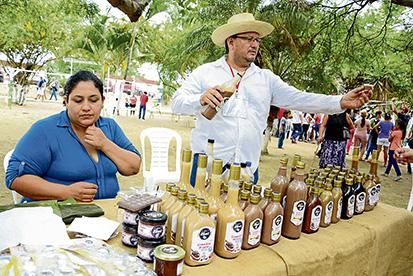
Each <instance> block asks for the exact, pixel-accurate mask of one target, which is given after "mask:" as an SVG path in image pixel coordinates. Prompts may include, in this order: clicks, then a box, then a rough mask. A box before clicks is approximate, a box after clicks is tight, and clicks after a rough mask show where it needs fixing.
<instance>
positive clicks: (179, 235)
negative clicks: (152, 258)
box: [175, 194, 196, 247]
mask: <svg viewBox="0 0 413 276" xmlns="http://www.w3.org/2000/svg"><path fill="white" fill-rule="evenodd" d="M186 203H187V204H186V205H185V206H184V207H183V208H182V209H181V211H179V214H178V221H177V227H176V239H175V244H176V245H178V246H180V247H183V246H184V231H185V222H186V218H187V217H188V216H189V214H190V213H192V212H193V211H195V210H196V208H195V205H196V195H195V194H188V196H187V200H186Z"/></svg>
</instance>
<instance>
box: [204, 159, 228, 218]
mask: <svg viewBox="0 0 413 276" xmlns="http://www.w3.org/2000/svg"><path fill="white" fill-rule="evenodd" d="M222 165H223V164H222V160H219V159H215V160H214V161H213V162H212V174H211V177H210V183H211V189H210V190H209V197H208V198H207V199H206V201H207V202H208V204H209V215H210V216H211V218H212V219H213V220H214V221H215V222H216V219H217V213H218V210H219V209H220V208H222V206H224V202H223V201H222V199H221V196H220V194H221V185H222V183H223V181H222V178H221V175H222Z"/></svg>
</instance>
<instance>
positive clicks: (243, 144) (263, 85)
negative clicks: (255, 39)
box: [172, 56, 343, 171]
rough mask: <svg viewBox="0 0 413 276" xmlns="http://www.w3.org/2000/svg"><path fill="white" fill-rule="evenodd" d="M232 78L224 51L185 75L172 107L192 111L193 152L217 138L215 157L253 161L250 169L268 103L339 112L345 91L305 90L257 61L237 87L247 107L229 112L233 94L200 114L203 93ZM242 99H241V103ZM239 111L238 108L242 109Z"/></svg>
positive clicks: (256, 154) (255, 165) (256, 157)
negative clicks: (235, 113) (331, 93)
mask: <svg viewBox="0 0 413 276" xmlns="http://www.w3.org/2000/svg"><path fill="white" fill-rule="evenodd" d="M232 78H233V75H232V73H231V70H230V67H229V65H228V64H227V62H226V58H225V56H223V57H222V58H220V59H218V60H216V61H214V62H211V63H207V64H204V65H201V66H199V67H198V68H196V69H195V70H194V71H193V72H192V73H191V74H190V75H189V77H188V78H187V79H186V80H185V81H184V83H183V84H182V86H181V87H180V88H179V89H178V90H177V91H176V92H175V94H174V96H173V98H172V112H174V113H181V114H188V115H192V114H194V115H195V116H196V117H197V120H196V126H195V128H194V129H193V130H192V137H191V147H192V151H193V152H194V153H201V152H205V150H206V145H207V140H208V139H214V140H215V145H214V158H216V159H222V160H223V162H224V164H226V163H229V162H246V161H251V163H252V166H251V168H252V170H253V171H255V170H256V169H257V168H258V163H259V157H260V149H261V135H262V133H263V131H264V129H265V128H266V126H267V117H268V112H269V109H270V105H275V106H278V107H283V108H285V109H295V110H300V111H303V112H312V113H316V112H322V113H327V114H334V113H341V112H342V111H343V110H342V108H341V106H340V100H341V97H342V96H327V95H323V94H314V93H306V92H302V91H300V90H298V89H297V88H295V87H293V86H290V85H289V84H287V83H285V82H284V81H282V80H281V79H280V77H278V76H277V75H275V74H274V73H273V72H271V71H270V70H267V69H261V68H259V67H258V66H256V65H255V64H251V66H250V67H249V68H248V69H247V71H246V72H245V74H244V76H243V77H242V79H241V82H240V83H239V87H238V92H237V93H238V96H239V98H241V99H243V100H242V103H244V107H245V111H244V112H243V115H242V116H234V117H232V116H226V115H224V113H225V106H226V105H229V104H230V102H231V101H232V102H236V101H235V95H233V96H232V97H231V98H230V100H229V101H228V102H226V103H225V104H224V107H223V108H222V109H221V110H220V111H219V112H218V113H217V114H216V115H215V117H214V118H213V119H212V120H208V119H206V118H204V117H203V116H202V114H201V111H202V109H203V107H202V106H201V104H200V101H199V100H200V97H201V95H202V94H203V93H204V92H205V91H206V90H207V89H209V88H211V87H214V86H217V85H220V84H222V83H224V82H227V81H229V80H231V79H232ZM239 102H240V101H237V103H239ZM238 114H239V113H238Z"/></svg>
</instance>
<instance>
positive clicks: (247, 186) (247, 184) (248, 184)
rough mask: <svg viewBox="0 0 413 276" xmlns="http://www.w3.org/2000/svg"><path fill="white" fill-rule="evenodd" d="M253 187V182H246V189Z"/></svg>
mask: <svg viewBox="0 0 413 276" xmlns="http://www.w3.org/2000/svg"><path fill="white" fill-rule="evenodd" d="M251 189H252V183H251V182H245V183H244V190H247V191H251Z"/></svg>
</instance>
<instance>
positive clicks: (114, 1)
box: [107, 0, 149, 22]
mask: <svg viewBox="0 0 413 276" xmlns="http://www.w3.org/2000/svg"><path fill="white" fill-rule="evenodd" d="M107 1H108V2H109V3H110V4H111V5H112V6H113V7H115V8H118V9H119V10H121V11H122V12H123V13H124V14H126V15H127V16H128V17H129V19H130V21H131V22H136V21H138V19H139V17H141V15H142V13H143V11H144V10H145V8H146V6H148V5H149V1H146V0H143V1H139V0H107Z"/></svg>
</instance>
